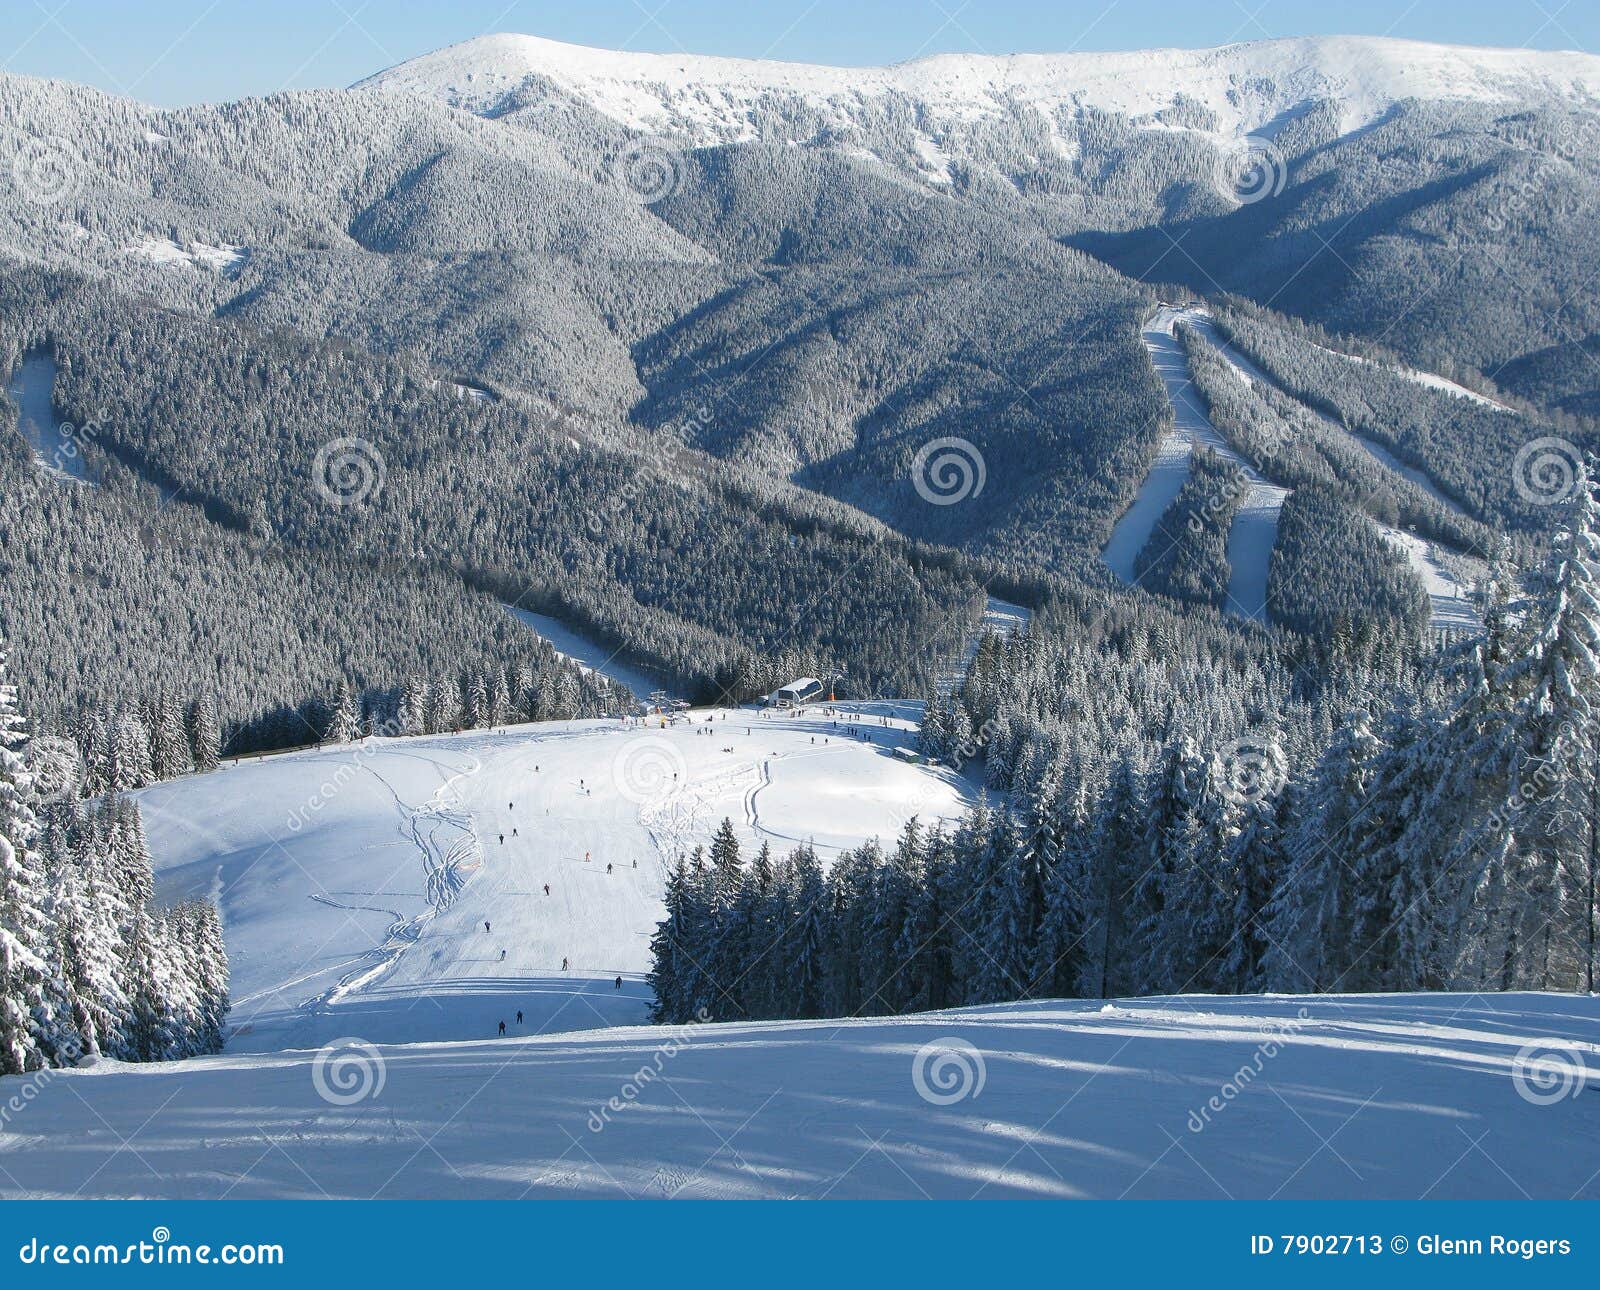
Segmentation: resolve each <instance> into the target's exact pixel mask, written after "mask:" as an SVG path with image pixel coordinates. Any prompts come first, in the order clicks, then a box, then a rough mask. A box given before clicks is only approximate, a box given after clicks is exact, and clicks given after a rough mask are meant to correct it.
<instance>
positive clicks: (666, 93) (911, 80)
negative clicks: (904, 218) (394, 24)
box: [357, 35, 1600, 145]
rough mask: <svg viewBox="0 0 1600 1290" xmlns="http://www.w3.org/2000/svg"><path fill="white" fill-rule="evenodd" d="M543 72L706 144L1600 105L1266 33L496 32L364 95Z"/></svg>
mask: <svg viewBox="0 0 1600 1290" xmlns="http://www.w3.org/2000/svg"><path fill="white" fill-rule="evenodd" d="M530 78H534V83H535V84H537V83H538V82H539V81H540V80H542V81H546V82H549V83H551V84H554V85H555V86H557V87H559V88H560V89H562V90H565V91H567V92H568V93H570V94H572V95H574V96H575V97H577V98H578V99H580V100H582V101H584V102H586V103H588V104H589V105H590V106H591V107H593V108H594V109H596V110H597V111H599V112H600V113H602V114H603V115H605V116H607V117H610V118H612V119H613V120H615V121H617V122H619V123H620V124H622V125H625V126H628V127H630V128H632V129H636V130H642V131H647V132H652V133H661V134H668V135H673V136H677V137H680V138H683V139H684V140H685V141H686V142H690V143H692V144H696V145H699V144H707V143H717V142H733V141H739V140H746V139H754V138H763V137H770V136H771V133H772V131H771V129H770V128H768V127H766V125H765V123H766V122H767V121H768V120H770V119H771V118H772V116H773V109H774V108H775V107H777V106H778V105H779V104H780V103H792V102H793V101H794V100H799V101H800V102H801V103H802V104H803V105H805V106H808V107H810V108H811V109H813V110H814V112H815V113H816V114H817V116H818V117H820V118H821V121H822V122H823V123H828V124H835V125H839V126H845V127H848V126H849V125H850V124H852V123H853V122H854V121H855V120H856V119H858V118H859V116H860V115H861V113H862V112H863V111H864V110H865V111H871V110H873V109H874V108H881V107H882V105H883V102H884V100H887V99H890V98H893V97H896V96H903V97H905V98H908V99H911V100H913V101H914V102H916V103H918V104H920V105H922V106H923V107H924V108H925V109H926V110H927V111H928V112H929V113H931V114H932V116H933V117H934V118H935V119H937V120H941V121H945V122H949V123H951V124H955V123H958V122H972V121H976V120H981V119H984V118H987V117H993V116H999V115H1002V114H1004V113H1007V112H1010V111H1014V110H1015V109H1016V108H1017V107H1018V106H1032V107H1034V108H1036V109H1038V110H1040V111H1041V112H1043V113H1044V114H1045V115H1046V117H1049V118H1058V117H1059V116H1061V115H1063V114H1064V115H1067V116H1073V115H1076V114H1077V112H1079V111H1081V110H1083V109H1098V110H1101V111H1107V112H1115V113H1119V114H1121V115H1123V116H1127V117H1131V118H1133V119H1135V120H1136V121H1141V122H1147V123H1151V124H1156V123H1159V121H1160V118H1159V117H1158V114H1160V113H1164V112H1167V113H1170V112H1172V111H1173V110H1174V109H1178V108H1182V109H1184V110H1185V111H1186V113H1187V118H1186V123H1189V124H1198V127H1199V128H1202V129H1205V130H1207V131H1208V132H1218V133H1224V134H1244V133H1248V132H1250V131H1252V130H1257V129H1260V128H1262V127H1264V126H1268V125H1269V124H1270V123H1272V122H1273V121H1275V120H1277V119H1278V118H1279V117H1281V116H1283V115H1284V114H1285V113H1287V112H1291V111H1293V110H1295V109H1296V108H1298V107H1301V106H1302V105H1304V104H1306V103H1308V102H1312V101H1315V100H1319V99H1329V100H1333V101H1335V102H1337V103H1339V104H1340V105H1341V109H1342V116H1343V124H1344V126H1345V128H1347V129H1353V128H1355V127H1357V126H1360V125H1362V124H1365V123H1366V122H1369V121H1371V120H1374V119H1376V118H1377V117H1378V116H1380V115H1381V114H1382V113H1383V112H1384V111H1385V110H1386V109H1387V108H1388V107H1390V106H1391V105H1392V104H1394V103H1396V102H1398V101H1400V100H1402V99H1407V98H1419V99H1428V100H1470V101H1478V102H1504V103H1521V102H1537V101H1542V100H1546V99H1549V98H1562V99H1567V100H1571V101H1576V102H1579V103H1582V104H1585V105H1588V106H1600V57H1595V56H1593V55H1589V54H1581V53H1550V52H1543V51H1536V50H1520V49H1479V48H1469V47H1464V46H1451V45H1432V44H1423V43H1418V42H1414V41H1404V40H1392V39H1385V38H1376V37H1356V36H1333V37H1304V38H1294V39H1286V40H1265V41H1253V42H1249V43H1245V44H1237V45H1226V46H1222V47H1220V48H1216V49H1198V50H1190V49H1153V50H1143V51H1136V52H1128V53H1076V54H1015V55H1009V56H1000V57H996V56H988V55H975V54H941V55H936V56H933V57H930V58H923V59H918V60H916V61H914V62H909V63H902V64H898V65H896V66H892V67H866V68H844V67H823V66H817V65H811V64H802V63H783V62H776V61H769V60H750V59H736V58H717V57H708V56H701V55H688V54H685V55H676V54H672V55H669V54H643V53H626V52H620V51H614V50H603V49H590V48H586V47H584V46H580V45H568V44H563V43H561V42H559V41H552V40H544V39H541V38H540V37H537V36H519V35H495V36H482V37H479V38H478V39H476V40H471V41H467V42H465V43H463V44H460V45H452V46H450V47H449V48H446V49H442V50H439V51H437V52H435V53H432V54H425V55H423V56H422V57H420V58H415V59H412V60H411V61H409V62H406V63H402V64H400V65H399V66H397V67H393V68H391V69H389V70H388V71H385V72H380V73H379V74H378V75H376V76H373V77H370V78H368V79H367V80H364V81H362V82H360V84H359V85H358V87H357V88H364V89H372V90H381V91H387V92H393V93H410V94H420V95H425V96H428V97H433V98H438V99H443V100H444V101H446V102H448V103H450V104H452V105H453V106H457V107H462V108H466V109H468V110H470V111H474V112H479V113H491V112H494V111H496V109H497V108H501V107H502V106H503V105H504V104H505V101H506V99H507V98H508V96H510V95H512V94H513V93H515V92H517V91H518V90H519V89H522V88H523V87H525V86H526V85H527V84H528V83H529V81H530Z"/></svg>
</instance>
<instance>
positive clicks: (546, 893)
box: [544, 883, 550, 896]
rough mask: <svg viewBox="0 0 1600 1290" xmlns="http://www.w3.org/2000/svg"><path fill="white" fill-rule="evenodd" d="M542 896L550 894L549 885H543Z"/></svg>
mask: <svg viewBox="0 0 1600 1290" xmlns="http://www.w3.org/2000/svg"><path fill="white" fill-rule="evenodd" d="M544 894H545V895H547V896H548V895H549V894H550V884H549V883H545V885H544Z"/></svg>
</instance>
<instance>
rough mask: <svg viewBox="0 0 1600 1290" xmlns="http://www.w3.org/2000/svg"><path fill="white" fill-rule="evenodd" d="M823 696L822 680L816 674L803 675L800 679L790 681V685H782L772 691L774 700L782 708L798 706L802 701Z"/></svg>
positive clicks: (807, 701) (808, 701)
mask: <svg viewBox="0 0 1600 1290" xmlns="http://www.w3.org/2000/svg"><path fill="white" fill-rule="evenodd" d="M821 697H822V682H821V681H819V680H817V678H816V677H814V676H802V677H801V678H800V679H799V680H798V681H790V682H789V684H788V685H781V686H779V687H778V688H777V689H776V690H774V691H773V692H772V702H773V704H775V705H776V706H777V707H780V708H798V707H799V706H800V705H801V704H802V703H811V702H813V701H814V700H816V699H820V698H821Z"/></svg>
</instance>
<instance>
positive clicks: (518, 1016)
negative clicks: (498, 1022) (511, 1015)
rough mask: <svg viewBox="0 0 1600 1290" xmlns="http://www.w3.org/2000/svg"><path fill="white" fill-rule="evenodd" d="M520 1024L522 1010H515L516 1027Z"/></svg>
mask: <svg viewBox="0 0 1600 1290" xmlns="http://www.w3.org/2000/svg"><path fill="white" fill-rule="evenodd" d="M521 1024H522V1009H521V1008H518V1009H517V1025H519V1026H520V1025H521Z"/></svg>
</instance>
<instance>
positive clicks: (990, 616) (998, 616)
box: [938, 596, 1033, 694]
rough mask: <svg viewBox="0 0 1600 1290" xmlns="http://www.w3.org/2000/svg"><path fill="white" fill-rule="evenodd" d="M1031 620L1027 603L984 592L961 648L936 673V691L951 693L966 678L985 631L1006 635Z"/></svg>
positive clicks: (1031, 611)
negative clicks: (1020, 603)
mask: <svg viewBox="0 0 1600 1290" xmlns="http://www.w3.org/2000/svg"><path fill="white" fill-rule="evenodd" d="M1032 621H1033V610H1031V609H1029V608H1028V607H1027V606H1025V605H1013V604H1012V603H1011V602H1010V601H1009V600H1001V599H1000V598H999V597H998V596H986V597H985V603H984V607H983V614H982V616H981V617H980V618H979V619H978V621H977V624H976V625H975V626H974V627H973V629H972V630H971V631H970V632H968V633H967V638H966V640H965V641H963V642H962V645H961V650H960V652H959V653H958V654H956V655H954V656H953V657H952V658H951V659H950V661H949V664H948V666H946V667H945V668H944V669H943V670H942V671H941V672H940V674H939V680H938V686H939V692H940V693H941V694H953V693H954V692H955V691H956V690H958V689H960V687H961V683H962V681H964V680H965V679H966V676H967V669H968V668H970V667H971V666H972V660H973V659H975V658H976V657H977V656H978V646H980V645H981V644H983V638H984V635H985V633H987V632H999V633H1000V634H1001V635H1002V636H1009V635H1011V634H1012V633H1013V632H1019V631H1022V630H1023V629H1024V628H1026V627H1027V625H1028V624H1029V623H1030V622H1032Z"/></svg>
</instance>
